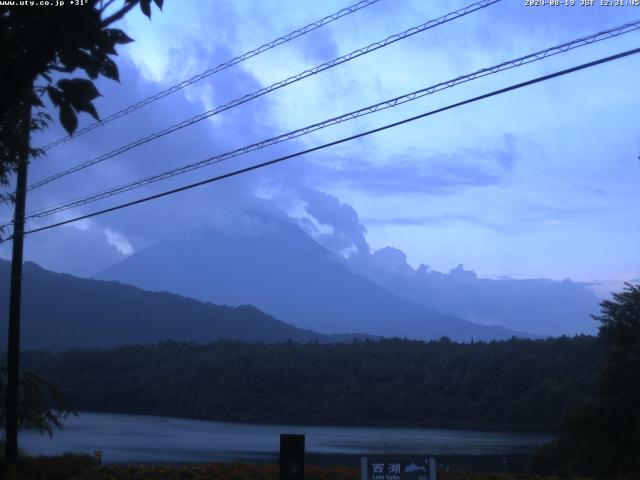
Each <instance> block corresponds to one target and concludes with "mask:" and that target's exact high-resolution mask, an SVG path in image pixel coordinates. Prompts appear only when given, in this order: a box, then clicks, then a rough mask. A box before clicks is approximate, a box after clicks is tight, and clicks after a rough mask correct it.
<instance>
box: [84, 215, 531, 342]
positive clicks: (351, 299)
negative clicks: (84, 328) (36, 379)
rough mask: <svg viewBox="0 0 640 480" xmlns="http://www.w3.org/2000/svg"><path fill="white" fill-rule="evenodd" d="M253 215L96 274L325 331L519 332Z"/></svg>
mask: <svg viewBox="0 0 640 480" xmlns="http://www.w3.org/2000/svg"><path fill="white" fill-rule="evenodd" d="M253 218H254V220H255V222H254V224H253V225H252V226H251V227H250V228H245V229H243V230H242V231H240V230H238V231H227V232H221V231H199V232H192V233H189V234H185V235H183V236H181V237H176V238H173V239H168V240H164V241H161V242H159V243H157V244H155V245H152V246H150V247H148V248H146V249H143V250H141V251H139V252H137V253H135V254H133V255H131V256H130V257H128V258H126V259H125V260H123V261H121V262H119V263H117V264H116V265H114V266H112V267H110V268H108V269H106V270H104V271H102V272H100V273H99V274H98V275H97V276H96V278H99V279H104V280H117V281H121V282H123V283H127V284H131V285H136V286H138V287H140V288H144V289H146V290H151V291H167V292H172V293H177V294H180V295H184V296H186V297H191V298H197V299H199V300H202V301H209V302H212V303H216V304H226V305H243V304H251V305H255V306H256V307H258V308H259V309H261V310H263V311H265V312H267V313H269V314H270V315H273V316H274V317H276V318H278V319H281V320H283V321H285V322H287V323H290V324H293V325H295V326H297V327H299V328H305V329H311V330H313V331H317V332H321V333H324V334H335V333H351V332H364V333H367V334H371V335H376V336H395V337H406V338H414V339H438V338H440V337H443V336H447V337H449V338H451V339H452V340H458V341H469V340H472V339H475V340H492V339H505V338H511V337H512V336H514V335H516V336H523V335H524V334H522V333H518V332H516V331H514V330H509V329H507V328H504V327H498V326H482V325H478V324H474V323H471V322H468V321H465V320H462V319H460V318H457V317H454V316H452V315H446V314H443V313H440V312H438V311H435V310H432V309H429V308H425V307H423V306H419V305H417V304H416V303H413V302H411V301H408V300H406V299H403V298H401V297H399V296H397V295H395V294H393V293H391V292H389V291H388V290H386V289H385V288H383V287H381V286H380V285H378V284H376V283H375V282H373V281H372V280H370V279H368V278H366V277H364V276H362V275H359V274H357V273H354V272H353V271H351V270H350V269H349V268H348V267H347V266H346V265H345V262H344V261H343V259H341V258H340V257H338V256H336V255H335V254H333V253H331V252H329V251H328V250H326V249H325V248H324V247H322V246H321V245H320V244H318V243H317V242H316V241H315V240H313V239H312V238H311V237H309V236H308V235H307V234H306V233H305V232H303V231H302V230H301V229H300V228H299V227H298V226H297V225H296V224H295V223H293V222H290V221H286V220H284V219H276V218H273V217H268V216H266V215H263V214H255V215H254V216H253Z"/></svg>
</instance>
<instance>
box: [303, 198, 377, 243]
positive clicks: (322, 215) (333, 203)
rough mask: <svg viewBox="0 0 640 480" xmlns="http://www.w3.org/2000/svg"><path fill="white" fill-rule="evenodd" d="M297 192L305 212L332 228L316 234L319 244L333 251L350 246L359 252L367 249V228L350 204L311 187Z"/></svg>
mask: <svg viewBox="0 0 640 480" xmlns="http://www.w3.org/2000/svg"><path fill="white" fill-rule="evenodd" d="M299 193H300V197H301V199H302V200H303V201H304V202H305V203H306V212H307V213H308V214H309V215H311V216H312V217H313V218H314V219H315V220H316V221H318V223H320V224H322V225H329V226H330V227H332V228H333V232H332V233H330V234H328V233H323V234H320V235H319V236H318V238H317V239H318V241H319V242H320V243H321V244H323V245H325V246H326V247H327V248H328V249H329V250H332V251H334V252H341V251H343V250H345V249H348V248H350V247H355V248H356V250H357V251H358V252H360V253H366V252H368V251H369V244H368V243H367V240H366V238H365V233H366V231H367V230H366V228H365V227H364V226H363V225H362V224H361V223H360V219H359V217H358V213H357V212H356V211H355V210H354V208H353V207H352V206H350V205H347V204H345V203H341V202H340V201H339V200H338V199H337V198H336V197H334V196H332V195H329V194H327V193H323V192H321V191H319V190H316V189H312V188H305V189H301V190H300V192H299Z"/></svg>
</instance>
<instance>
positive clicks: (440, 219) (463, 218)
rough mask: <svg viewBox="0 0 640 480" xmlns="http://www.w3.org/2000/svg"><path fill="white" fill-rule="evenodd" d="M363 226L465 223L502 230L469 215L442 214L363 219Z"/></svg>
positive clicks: (493, 224) (491, 223)
mask: <svg viewBox="0 0 640 480" xmlns="http://www.w3.org/2000/svg"><path fill="white" fill-rule="evenodd" d="M362 221H363V223H364V224H365V225H398V226H413V225H415V226H424V225H446V224H448V223H451V222H465V223H472V224H475V225H480V226H482V227H486V228H489V229H491V230H495V231H502V230H504V228H503V227H501V226H499V225H497V224H495V223H493V222H489V221H487V220H484V219H481V218H478V217H473V216H471V215H461V214H443V215H428V216H420V217H415V218H402V217H397V218H372V217H368V218H363V219H362Z"/></svg>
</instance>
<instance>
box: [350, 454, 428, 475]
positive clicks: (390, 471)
mask: <svg viewBox="0 0 640 480" xmlns="http://www.w3.org/2000/svg"><path fill="white" fill-rule="evenodd" d="M360 480H436V461H435V459H433V458H426V459H425V458H422V459H409V460H407V459H402V460H401V459H393V458H370V457H362V459H361V461H360Z"/></svg>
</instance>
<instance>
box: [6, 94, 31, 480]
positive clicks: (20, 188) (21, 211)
mask: <svg viewBox="0 0 640 480" xmlns="http://www.w3.org/2000/svg"><path fill="white" fill-rule="evenodd" d="M24 98H25V102H24V105H23V113H22V125H21V127H22V129H23V130H22V135H23V140H22V145H21V147H22V148H21V150H20V152H19V158H18V168H17V179H16V198H15V202H16V203H15V210H14V214H13V247H12V248H13V250H12V256H11V290H10V293H9V295H10V297H9V335H8V340H9V341H8V346H7V398H6V408H5V445H4V448H5V450H4V458H5V462H6V465H7V478H8V480H16V479H17V465H18V408H19V407H18V396H19V390H20V302H21V300H22V251H23V244H24V216H25V209H26V202H27V166H28V163H29V143H30V141H31V138H30V126H31V102H30V101H28V100H26V98H28V97H27V96H26V95H25V97H24Z"/></svg>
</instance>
